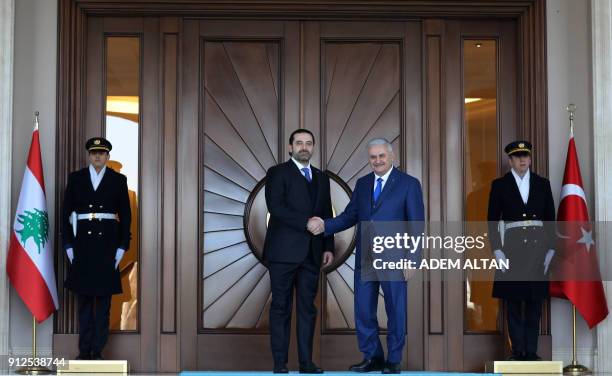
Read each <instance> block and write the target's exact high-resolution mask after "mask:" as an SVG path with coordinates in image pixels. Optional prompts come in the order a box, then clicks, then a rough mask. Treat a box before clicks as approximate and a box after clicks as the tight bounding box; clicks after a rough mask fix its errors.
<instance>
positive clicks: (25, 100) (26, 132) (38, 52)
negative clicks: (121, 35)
mask: <svg viewBox="0 0 612 376" xmlns="http://www.w3.org/2000/svg"><path fill="white" fill-rule="evenodd" d="M14 59H15V60H14V89H13V90H14V91H13V93H14V97H13V144H12V145H13V153H12V159H13V161H12V164H13V171H12V207H11V213H15V206H16V205H17V199H18V196H19V190H20V187H21V180H22V176H23V172H24V168H25V163H26V159H27V152H28V148H29V146H30V140H31V137H32V129H33V126H34V123H33V118H34V111H36V110H38V111H40V143H41V148H42V157H43V168H44V174H45V183H46V184H45V188H46V193H47V208H48V211H49V218H54V216H55V200H54V196H55V128H56V125H55V107H56V104H55V99H56V94H55V89H56V81H57V79H56V71H57V69H56V68H57V0H18V1H15V55H14ZM54 233H55V228H54V221H50V229H49V234H54ZM49 240H50V242H49V246H50V248H51V249H53V247H54V239H53V236H51V237H50V239H49ZM31 330H32V316H31V315H30V314H29V312H28V311H27V309H26V307H25V305H24V304H23V303H22V301H21V299H20V298H19V296H18V295H17V294H16V293H15V291H14V290H13V289H11V300H10V337H9V351H11V353H13V354H28V353H30V351H31V350H30V349H31V342H32V341H31ZM52 333H53V319H52V318H49V319H47V321H45V322H44V323H43V324H41V325H39V326H38V331H37V341H38V348H39V353H40V354H41V355H43V354H50V353H51V343H52Z"/></svg>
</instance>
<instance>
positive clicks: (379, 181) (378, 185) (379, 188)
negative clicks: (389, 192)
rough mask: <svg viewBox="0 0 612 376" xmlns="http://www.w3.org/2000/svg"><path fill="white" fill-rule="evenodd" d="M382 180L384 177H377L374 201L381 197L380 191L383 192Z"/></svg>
mask: <svg viewBox="0 0 612 376" xmlns="http://www.w3.org/2000/svg"><path fill="white" fill-rule="evenodd" d="M382 182H383V178H378V179H376V188H374V196H373V198H374V202H376V201H378V197H380V192H382Z"/></svg>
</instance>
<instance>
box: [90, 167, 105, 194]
mask: <svg viewBox="0 0 612 376" xmlns="http://www.w3.org/2000/svg"><path fill="white" fill-rule="evenodd" d="M105 172H106V166H104V167H102V169H101V170H100V172H96V169H95V168H94V166H93V165H89V177H90V178H91V185H93V189H94V191H96V190H97V189H98V186H99V185H100V182H101V181H102V178H103V177H104V173H105Z"/></svg>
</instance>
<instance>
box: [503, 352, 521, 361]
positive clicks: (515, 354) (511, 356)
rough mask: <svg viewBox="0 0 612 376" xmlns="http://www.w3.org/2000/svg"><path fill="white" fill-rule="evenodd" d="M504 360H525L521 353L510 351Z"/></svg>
mask: <svg viewBox="0 0 612 376" xmlns="http://www.w3.org/2000/svg"><path fill="white" fill-rule="evenodd" d="M506 360H507V361H509V362H518V361H520V360H525V357H524V356H523V355H522V354H517V353H512V354H510V356H508V357H507V358H506Z"/></svg>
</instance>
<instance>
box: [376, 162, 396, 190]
mask: <svg viewBox="0 0 612 376" xmlns="http://www.w3.org/2000/svg"><path fill="white" fill-rule="evenodd" d="M394 168H395V167H393V166H391V168H390V169H389V171H387V173H386V174H384V175H383V176H378V175H376V173H374V186H373V187H372V192H374V191H375V190H376V184H378V178H382V182H381V183H380V192H381V193H382V191H383V189H385V184H386V183H387V180H388V179H389V175H391V171H393V169H394Z"/></svg>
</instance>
